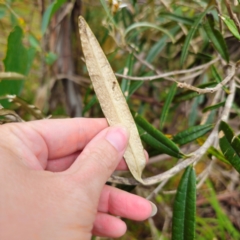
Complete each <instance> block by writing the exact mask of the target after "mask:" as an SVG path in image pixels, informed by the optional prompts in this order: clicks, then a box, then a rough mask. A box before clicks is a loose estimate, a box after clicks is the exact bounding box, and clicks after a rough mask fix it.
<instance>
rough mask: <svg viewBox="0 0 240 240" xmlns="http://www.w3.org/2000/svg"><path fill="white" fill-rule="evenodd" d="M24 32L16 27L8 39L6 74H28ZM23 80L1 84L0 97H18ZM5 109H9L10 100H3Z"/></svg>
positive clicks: (5, 62)
mask: <svg viewBox="0 0 240 240" xmlns="http://www.w3.org/2000/svg"><path fill="white" fill-rule="evenodd" d="M22 38H23V31H22V29H21V28H20V27H19V26H16V27H15V28H14V29H13V31H12V32H11V33H10V35H9V37H8V45H7V54H6V57H5V59H4V60H3V62H4V66H5V71H6V72H16V73H20V74H23V75H25V76H26V75H27V74H28V60H29V59H28V51H27V49H26V48H25V47H24V46H23V43H22ZM22 86H23V80H8V81H2V82H0V96H2V95H6V94H16V95H18V94H19V93H20V91H21V89H22ZM1 104H2V105H3V107H5V108H8V106H9V105H10V103H9V102H8V100H1Z"/></svg>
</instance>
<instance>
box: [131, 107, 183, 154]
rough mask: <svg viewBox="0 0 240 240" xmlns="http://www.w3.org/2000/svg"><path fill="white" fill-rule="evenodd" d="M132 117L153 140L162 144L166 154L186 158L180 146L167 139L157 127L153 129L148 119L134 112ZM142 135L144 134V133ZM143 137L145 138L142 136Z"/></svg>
mask: <svg viewBox="0 0 240 240" xmlns="http://www.w3.org/2000/svg"><path fill="white" fill-rule="evenodd" d="M132 115H133V118H134V120H135V122H136V124H137V125H138V126H139V127H141V128H142V129H143V130H144V131H145V132H146V133H147V134H149V135H150V136H151V137H152V138H154V139H156V140H157V141H158V142H160V143H161V149H162V150H163V152H164V153H166V154H168V155H170V156H173V157H176V158H182V157H184V154H182V153H181V152H180V149H179V148H178V146H177V145H176V144H175V143H174V142H173V141H171V140H170V139H169V138H167V137H166V136H165V135H164V134H163V133H161V132H160V131H158V130H157V129H156V128H155V127H153V126H152V125H151V124H150V123H149V122H148V121H147V120H146V119H144V118H143V117H141V116H140V115H139V114H138V113H134V112H132ZM140 130H141V129H140ZM140 134H142V132H141V133H140ZM142 137H144V136H143V135H142ZM159 146H160V145H159ZM159 149H160V147H159Z"/></svg>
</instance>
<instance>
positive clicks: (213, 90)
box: [178, 64, 236, 94]
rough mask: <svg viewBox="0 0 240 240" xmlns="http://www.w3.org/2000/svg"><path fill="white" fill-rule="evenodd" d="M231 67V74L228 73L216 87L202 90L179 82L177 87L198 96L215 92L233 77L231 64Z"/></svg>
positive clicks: (234, 67)
mask: <svg viewBox="0 0 240 240" xmlns="http://www.w3.org/2000/svg"><path fill="white" fill-rule="evenodd" d="M231 67H232V69H231V72H230V73H229V75H228V76H227V77H226V78H225V79H224V80H223V81H222V82H220V83H218V84H217V86H216V87H213V88H205V89H202V88H197V87H194V86H192V85H190V84H187V83H181V82H178V87H180V88H187V89H189V90H192V91H195V92H197V93H199V94H205V93H213V92H216V91H217V90H219V89H220V88H222V87H223V86H225V85H226V84H227V83H228V82H229V81H230V80H231V79H232V78H233V77H234V75H235V73H236V66H235V65H234V64H233V65H231Z"/></svg>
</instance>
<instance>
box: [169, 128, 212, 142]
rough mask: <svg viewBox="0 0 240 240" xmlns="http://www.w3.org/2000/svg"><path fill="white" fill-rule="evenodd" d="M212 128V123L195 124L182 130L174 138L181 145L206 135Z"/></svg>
mask: <svg viewBox="0 0 240 240" xmlns="http://www.w3.org/2000/svg"><path fill="white" fill-rule="evenodd" d="M212 128H213V125H212V124H205V125H199V126H193V127H190V128H188V129H186V130H184V131H182V132H179V133H178V134H176V135H175V136H174V137H173V139H172V140H173V141H174V142H175V143H177V144H179V145H184V144H186V143H189V142H192V141H194V140H196V139H198V138H200V137H202V136H204V135H205V134H206V133H207V132H209V131H210V130H211V129H212Z"/></svg>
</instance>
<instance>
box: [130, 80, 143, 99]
mask: <svg viewBox="0 0 240 240" xmlns="http://www.w3.org/2000/svg"><path fill="white" fill-rule="evenodd" d="M143 83H144V81H133V82H132V83H131V85H130V89H129V97H131V96H132V94H133V93H134V92H135V91H137V90H138V89H139V88H140V87H141V86H142V85H143Z"/></svg>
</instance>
